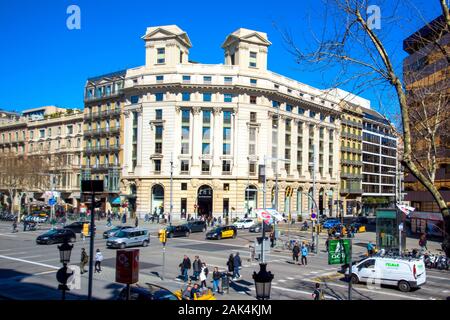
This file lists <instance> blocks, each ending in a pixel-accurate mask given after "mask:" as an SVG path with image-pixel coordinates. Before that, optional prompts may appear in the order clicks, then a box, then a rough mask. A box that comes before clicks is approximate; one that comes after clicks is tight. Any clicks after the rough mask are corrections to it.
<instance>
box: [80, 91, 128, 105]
mask: <svg viewBox="0 0 450 320" xmlns="http://www.w3.org/2000/svg"><path fill="white" fill-rule="evenodd" d="M120 95H122V89H119V91H114V92H108V93H106V92H104V93H102V94H95V95H92V96H85V97H84V101H85V102H89V101H98V100H103V99H109V98H116V97H119V96H120Z"/></svg>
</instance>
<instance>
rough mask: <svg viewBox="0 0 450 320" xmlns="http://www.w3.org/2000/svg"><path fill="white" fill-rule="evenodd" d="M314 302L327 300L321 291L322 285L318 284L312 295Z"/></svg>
mask: <svg viewBox="0 0 450 320" xmlns="http://www.w3.org/2000/svg"><path fill="white" fill-rule="evenodd" d="M312 296H313V299H314V300H325V297H324V294H323V290H322V289H320V283H316V288H315V290H314V292H313V294H312Z"/></svg>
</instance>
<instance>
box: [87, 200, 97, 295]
mask: <svg viewBox="0 0 450 320" xmlns="http://www.w3.org/2000/svg"><path fill="white" fill-rule="evenodd" d="M94 209H95V193H94V192H92V200H91V238H90V243H89V284H88V300H91V299H92V281H93V277H94V275H93V273H94V237H95V234H94V223H95V219H94Z"/></svg>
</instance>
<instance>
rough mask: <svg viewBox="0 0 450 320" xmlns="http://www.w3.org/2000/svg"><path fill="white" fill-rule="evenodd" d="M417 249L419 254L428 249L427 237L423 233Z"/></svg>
mask: <svg viewBox="0 0 450 320" xmlns="http://www.w3.org/2000/svg"><path fill="white" fill-rule="evenodd" d="M419 247H420V251H421V252H424V251H425V250H428V248H427V235H426V234H425V233H423V234H422V235H421V236H420V239H419Z"/></svg>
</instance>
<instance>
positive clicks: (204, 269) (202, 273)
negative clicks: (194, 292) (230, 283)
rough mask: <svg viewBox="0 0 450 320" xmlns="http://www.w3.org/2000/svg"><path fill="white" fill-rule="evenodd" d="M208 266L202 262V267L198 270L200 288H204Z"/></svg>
mask: <svg viewBox="0 0 450 320" xmlns="http://www.w3.org/2000/svg"><path fill="white" fill-rule="evenodd" d="M208 273H209V270H208V267H206V263H204V262H202V268H201V271H200V283H201V287H202V288H206V287H207V285H206V279H208Z"/></svg>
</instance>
